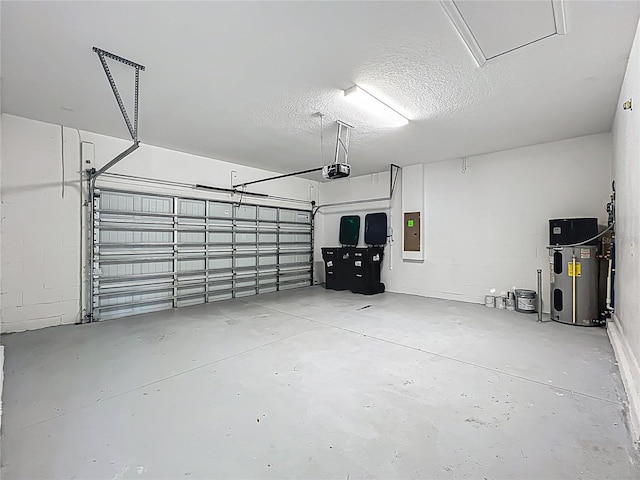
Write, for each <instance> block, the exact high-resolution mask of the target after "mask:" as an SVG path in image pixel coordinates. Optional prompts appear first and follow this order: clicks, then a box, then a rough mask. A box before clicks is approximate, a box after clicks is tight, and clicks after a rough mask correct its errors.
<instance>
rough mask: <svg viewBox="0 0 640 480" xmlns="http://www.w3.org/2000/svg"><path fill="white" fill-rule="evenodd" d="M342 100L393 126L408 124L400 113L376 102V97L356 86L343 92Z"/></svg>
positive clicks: (407, 120) (382, 103) (379, 101)
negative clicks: (352, 103) (356, 105)
mask: <svg viewBox="0 0 640 480" xmlns="http://www.w3.org/2000/svg"><path fill="white" fill-rule="evenodd" d="M344 98H346V99H347V100H349V101H352V102H354V103H356V104H358V105H360V106H361V107H362V108H365V109H366V110H369V111H370V112H371V113H373V114H376V115H378V116H380V117H384V118H385V119H386V120H388V121H389V122H390V123H392V124H393V126H397V127H402V126H404V125H406V124H407V123H409V119H408V118H407V117H405V116H404V115H402V114H401V113H398V112H397V111H396V110H394V109H393V108H391V107H390V106H389V105H387V104H386V103H384V102H382V101H381V100H378V99H377V98H376V97H374V96H373V95H371V94H370V93H369V92H367V91H365V90H363V89H362V88H360V87H359V86H357V85H354V86H353V87H351V88H348V89H347V90H345V91H344Z"/></svg>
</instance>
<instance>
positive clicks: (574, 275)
mask: <svg viewBox="0 0 640 480" xmlns="http://www.w3.org/2000/svg"><path fill="white" fill-rule="evenodd" d="M571 265H572V269H573V276H572V279H571V285H572V292H571V296H572V307H573V311H572V317H571V319H572V321H573V324H574V325H575V323H576V277H577V276H578V275H577V272H576V250H575V248H574V249H573V257H572V258H571Z"/></svg>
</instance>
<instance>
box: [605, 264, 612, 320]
mask: <svg viewBox="0 0 640 480" xmlns="http://www.w3.org/2000/svg"><path fill="white" fill-rule="evenodd" d="M612 270H613V259H611V258H610V259H609V268H608V271H607V304H606V305H607V312H613V308H611V273H612Z"/></svg>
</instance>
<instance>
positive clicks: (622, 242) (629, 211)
mask: <svg viewBox="0 0 640 480" xmlns="http://www.w3.org/2000/svg"><path fill="white" fill-rule="evenodd" d="M639 69H640V26H639V27H638V32H637V33H636V38H635V41H634V42H633V47H632V49H631V54H630V57H629V64H628V65H627V73H626V75H625V78H624V83H623V84H622V89H621V91H620V99H619V100H618V105H617V108H616V116H615V120H614V123H613V130H612V135H613V176H614V179H615V182H616V196H617V199H616V200H617V202H616V228H615V232H616V235H615V239H616V243H615V246H616V278H615V315H614V316H613V319H612V321H611V322H610V323H609V330H608V331H609V336H610V338H611V342H612V344H613V346H614V349H615V351H616V356H617V358H618V364H619V365H620V371H621V373H622V378H623V380H624V384H625V388H626V391H627V396H628V398H629V407H630V408H629V410H630V419H631V422H630V423H631V427H632V430H633V431H634V436H635V438H636V440H637V441H640V255H639V254H640V252H639V250H638V247H639V246H640V164H639V159H640V137H639V132H640V116H639V115H638V109H637V108H638V106H639V105H638V102H639V101H640V71H639ZM630 99H632V100H633V102H634V105H633V107H634V108H633V110H623V109H622V104H623V103H624V102H625V101H627V100H630Z"/></svg>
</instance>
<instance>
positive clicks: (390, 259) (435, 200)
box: [318, 133, 611, 303]
mask: <svg viewBox="0 0 640 480" xmlns="http://www.w3.org/2000/svg"><path fill="white" fill-rule="evenodd" d="M353 168H354V169H356V171H357V165H354V166H353ZM378 175H379V178H378V179H376V177H375V176H371V175H367V176H364V177H361V178H353V179H350V180H345V181H336V182H333V183H324V184H321V185H320V203H324V202H337V201H345V200H351V199H360V198H375V197H381V196H385V195H388V189H389V176H388V175H389V174H388V173H387V172H385V173H380V174H378ZM423 180H424V192H425V193H424V212H425V213H424V219H423V233H424V236H425V242H424V246H425V259H424V261H423V262H416V261H403V259H402V230H401V229H402V208H401V199H402V196H401V195H400V194H399V193H400V192H398V191H396V193H395V195H394V200H393V202H392V205H391V209H390V210H389V208H388V205H386V204H384V202H383V203H378V204H368V205H366V206H365V205H353V206H351V207H339V208H334V209H323V210H321V212H322V213H321V215H320V216H321V217H322V220H321V221H322V223H323V227H322V234H321V235H319V237H318V241H319V242H321V243H322V244H323V245H329V246H333V245H336V243H337V228H338V227H337V225H338V222H339V218H340V216H341V215H346V214H354V213H355V214H361V215H362V218H363V219H364V215H365V214H366V213H371V212H374V211H388V212H390V213H391V226H392V228H393V231H394V239H393V240H394V241H393V246H392V247H391V248H389V247H387V249H386V254H385V260H384V264H383V273H382V276H383V281H384V282H385V284H386V286H387V290H389V291H394V292H401V293H412V294H417V295H423V296H429V297H436V298H445V299H452V300H460V301H466V302H476V303H482V302H483V299H484V295H485V294H486V293H488V291H489V289H490V288H496V289H498V290H499V291H500V290H507V289H510V288H511V287H513V286H514V285H516V286H518V287H522V288H534V289H535V287H536V270H537V269H538V268H541V269H542V270H543V271H544V277H543V278H544V282H543V286H544V287H545V292H544V295H545V296H544V298H543V300H545V301H546V300H547V297H548V280H547V279H548V266H549V260H548V255H547V250H546V248H545V247H546V245H547V243H548V220H549V219H550V218H562V217H577V216H580V217H582V216H594V217H598V218H599V219H600V220H601V222H603V223H604V222H606V212H605V210H604V205H605V203H606V202H607V200H608V197H609V190H610V184H611V136H610V134H608V133H604V134H598V135H590V136H585V137H579V138H573V139H569V140H563V141H559V142H552V143H546V144H540V145H533V146H530V147H523V148H518V149H513V150H507V151H503V152H497V153H491V154H487V155H479V156H474V157H468V158H467V161H466V169H465V170H464V171H463V161H462V159H453V160H449V161H445V162H438V163H427V164H425V165H424V179H423ZM341 182H344V183H341ZM401 184H402V183H401V182H398V185H401ZM398 188H400V187H398Z"/></svg>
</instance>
